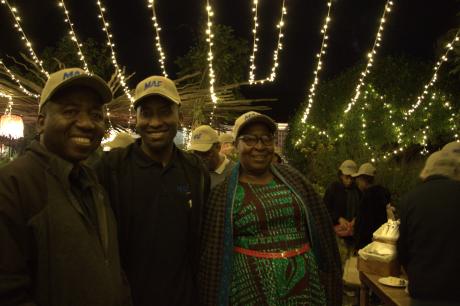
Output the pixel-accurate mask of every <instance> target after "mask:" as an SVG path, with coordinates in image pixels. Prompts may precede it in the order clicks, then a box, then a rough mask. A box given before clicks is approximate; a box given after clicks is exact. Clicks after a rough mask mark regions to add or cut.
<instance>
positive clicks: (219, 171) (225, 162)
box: [214, 155, 230, 174]
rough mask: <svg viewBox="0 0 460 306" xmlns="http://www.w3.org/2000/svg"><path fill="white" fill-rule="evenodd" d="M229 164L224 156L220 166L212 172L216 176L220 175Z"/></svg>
mask: <svg viewBox="0 0 460 306" xmlns="http://www.w3.org/2000/svg"><path fill="white" fill-rule="evenodd" d="M229 163H230V160H229V159H228V158H227V157H226V156H225V155H224V161H223V162H222V164H220V166H219V167H217V169H216V170H214V172H215V173H217V174H222V172H224V170H225V167H227V165H228V164H229Z"/></svg>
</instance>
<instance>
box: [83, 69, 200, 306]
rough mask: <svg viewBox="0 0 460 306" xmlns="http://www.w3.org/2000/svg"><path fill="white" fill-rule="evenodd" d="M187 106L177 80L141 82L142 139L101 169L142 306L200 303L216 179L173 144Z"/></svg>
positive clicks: (110, 156)
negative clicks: (203, 239)
mask: <svg viewBox="0 0 460 306" xmlns="http://www.w3.org/2000/svg"><path fill="white" fill-rule="evenodd" d="M180 104H181V99H180V96H179V93H178V91H177V88H176V85H175V84H174V82H173V81H172V80H170V79H168V78H165V77H162V76H151V77H148V78H146V79H145V80H143V81H141V82H140V83H139V84H138V85H137V86H136V90H135V95H134V109H135V110H136V121H137V123H136V130H137V133H138V134H139V135H140V137H141V138H140V139H137V140H136V141H135V142H134V143H132V144H130V145H128V146H127V147H125V148H116V149H113V150H111V151H109V152H107V153H106V154H105V155H103V157H102V159H101V161H100V163H99V164H98V165H97V166H96V169H97V170H98V174H99V176H100V178H101V182H102V184H103V185H104V187H105V188H106V189H107V191H108V193H109V196H110V200H111V203H112V206H113V207H114V211H115V215H116V217H117V221H118V225H119V232H120V234H119V237H120V238H119V241H120V252H121V260H122V266H123V268H124V270H125V272H126V274H127V277H128V281H129V283H130V285H131V291H132V297H133V302H134V305H135V306H151V305H168V306H174V305H177V306H179V305H180V306H195V305H197V297H196V291H197V286H198V285H199V284H198V283H197V282H196V271H197V268H198V244H199V238H200V228H201V223H202V209H203V205H204V203H205V201H206V200H207V197H208V194H209V174H208V171H207V169H206V168H205V166H204V164H203V162H202V161H201V159H200V158H199V157H198V156H196V155H194V154H191V153H188V152H184V151H182V150H180V149H178V148H177V147H176V146H175V145H174V142H173V139H174V137H175V136H176V133H177V129H178V127H179V124H180V121H181V118H182V114H181V112H180ZM88 305H89V304H88Z"/></svg>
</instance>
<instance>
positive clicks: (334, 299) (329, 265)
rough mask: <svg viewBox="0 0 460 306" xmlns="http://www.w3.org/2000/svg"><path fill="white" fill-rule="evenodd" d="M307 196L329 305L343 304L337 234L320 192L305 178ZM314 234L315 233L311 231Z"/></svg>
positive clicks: (338, 305) (337, 305)
mask: <svg viewBox="0 0 460 306" xmlns="http://www.w3.org/2000/svg"><path fill="white" fill-rule="evenodd" d="M302 179H303V181H304V186H305V188H306V194H307V198H306V199H305V200H306V201H307V202H308V204H307V203H306V204H307V206H308V207H309V208H310V211H311V217H312V221H313V223H314V225H315V226H314V228H315V229H316V230H314V231H315V233H314V234H315V235H316V239H314V243H316V244H319V252H317V253H316V255H317V256H319V258H318V260H319V261H320V262H321V263H320V271H321V278H322V281H323V285H324V286H325V289H326V297H327V305H328V306H340V305H342V264H341V261H340V255H339V250H338V247H337V241H336V235H335V232H334V230H333V227H332V223H331V219H330V217H329V214H328V211H327V209H326V207H325V205H324V204H323V203H321V199H320V197H319V196H318V194H317V193H316V192H315V191H314V190H313V187H311V185H310V184H309V183H308V182H307V180H306V179H305V178H303V176H302ZM311 234H313V233H311ZM316 248H318V246H316Z"/></svg>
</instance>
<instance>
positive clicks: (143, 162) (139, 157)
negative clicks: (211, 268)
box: [131, 139, 180, 169]
mask: <svg viewBox="0 0 460 306" xmlns="http://www.w3.org/2000/svg"><path fill="white" fill-rule="evenodd" d="M131 147H132V152H133V156H134V161H135V162H136V164H138V165H139V166H140V167H142V168H148V167H152V166H157V167H160V168H165V169H166V168H169V167H172V166H175V165H176V164H177V160H178V154H179V151H180V150H179V149H178V148H177V147H176V145H173V152H172V156H171V160H170V161H169V163H168V164H167V165H166V166H165V167H163V165H162V164H161V163H159V162H157V161H155V160H153V159H152V158H150V157H149V156H148V155H147V154H146V153H145V152H144V151H143V150H142V148H141V139H137V140H136V141H135V142H134V143H133V144H131Z"/></svg>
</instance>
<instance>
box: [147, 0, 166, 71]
mask: <svg viewBox="0 0 460 306" xmlns="http://www.w3.org/2000/svg"><path fill="white" fill-rule="evenodd" d="M148 8H149V9H152V23H153V29H154V31H155V48H156V49H157V52H158V56H159V58H158V62H159V63H160V67H161V70H162V72H163V75H164V76H165V77H166V78H167V77H168V74H167V73H166V68H165V62H166V55H165V53H164V52H163V48H162V47H161V41H160V31H161V27H160V25H159V23H158V18H157V14H156V11H155V0H148Z"/></svg>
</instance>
